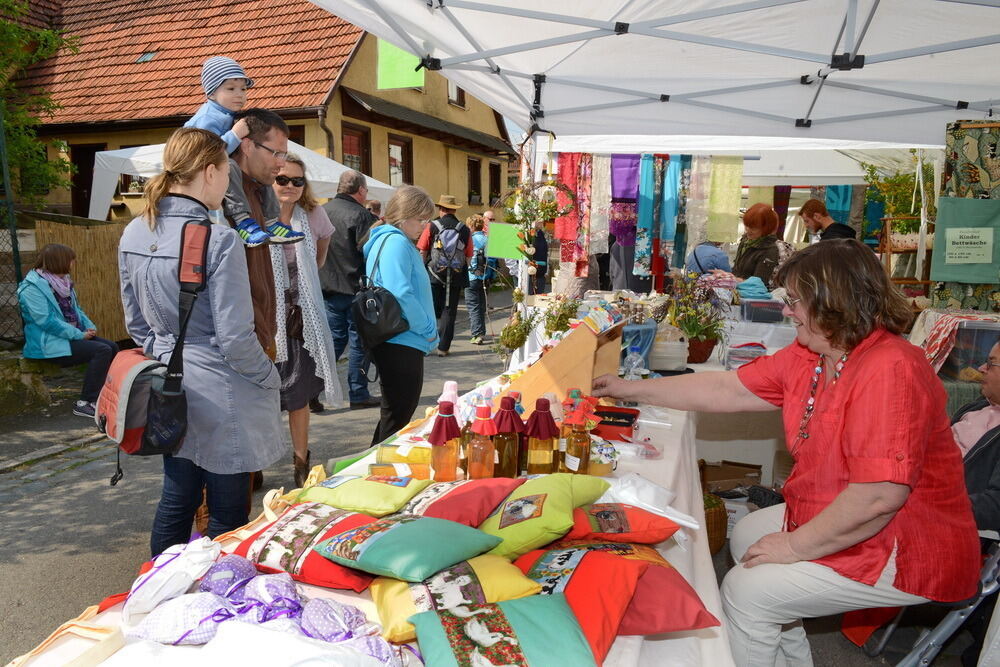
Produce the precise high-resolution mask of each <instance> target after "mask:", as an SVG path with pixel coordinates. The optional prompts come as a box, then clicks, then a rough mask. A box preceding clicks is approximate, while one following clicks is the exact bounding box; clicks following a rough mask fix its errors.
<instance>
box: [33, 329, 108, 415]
mask: <svg viewBox="0 0 1000 667" xmlns="http://www.w3.org/2000/svg"><path fill="white" fill-rule="evenodd" d="M69 350H70V354H69V356H66V357H53V358H52V359H48V360H47V361H51V362H52V363H54V364H58V365H60V366H63V367H65V366H79V365H80V364H87V372H86V374H85V375H84V376H83V389H82V390H81V391H80V400H81V401H87V402H88V403H93V402H94V401H96V400H97V396H98V394H100V393H101V387H103V386H104V378H106V377H107V375H108V369H109V368H110V367H111V361H112V360H113V359H114V358H115V355H116V354H118V346H117V345H115V344H114V343H112V342H111V341H110V340H105V339H103V338H98V337H97V336H94V337H93V338H90V339H87V338H83V339H80V340H71V341H70V342H69Z"/></svg>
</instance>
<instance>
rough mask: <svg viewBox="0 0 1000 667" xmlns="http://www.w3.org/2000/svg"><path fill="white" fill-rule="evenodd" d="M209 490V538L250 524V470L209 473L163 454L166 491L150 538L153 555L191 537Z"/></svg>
mask: <svg viewBox="0 0 1000 667" xmlns="http://www.w3.org/2000/svg"><path fill="white" fill-rule="evenodd" d="M202 489H205V499H206V501H207V502H208V530H207V531H206V532H207V537H211V538H215V537H216V536H218V535H221V534H222V533H225V532H227V531H230V530H235V529H237V528H239V527H240V526H243V525H245V524H246V523H247V521H248V520H249V517H250V473H248V472H238V473H233V474H229V475H223V474H219V473H214V472H209V471H207V470H205V469H203V468H199V467H198V466H197V465H195V463H194V461H191V460H190V459H182V458H179V457H177V456H164V457H163V493H162V494H161V495H160V504H159V505H157V506H156V516H155V518H154V519H153V530H152V534H151V535H150V537H149V548H150V551H151V553H152V555H153V556H154V557H155V556H156V555H157V554H160V553H163V551H165V550H166V549H167V548H168V547H171V546H173V545H175V544H186V543H187V542H188V541H190V539H191V524H192V523H193V522H194V514H195V512H197V511H198V507H199V506H200V505H201V497H202V494H201V491H202Z"/></svg>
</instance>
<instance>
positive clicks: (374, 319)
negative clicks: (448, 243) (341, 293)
mask: <svg viewBox="0 0 1000 667" xmlns="http://www.w3.org/2000/svg"><path fill="white" fill-rule="evenodd" d="M387 240H388V239H383V240H382V245H381V246H379V249H378V254H376V255H375V263H374V264H372V270H371V273H372V276H374V274H375V272H376V271H377V270H378V261H379V258H380V257H381V256H382V250H383V249H384V248H385V242H386V241H387ZM351 312H352V314H353V315H354V326H355V327H356V328H357V330H358V337H359V338H360V339H361V343H362V344H363V345H364V346H365V349H366V350H368V356H370V355H371V351H372V350H373V349H374V348H375V347H376V346H378V345H381V344H382V343H384V342H386V341H387V340H389V339H390V338H392V337H393V336H395V335H397V334H401V333H403V332H404V331H406V330H407V329H409V328H410V323H409V322H407V321H406V318H405V317H403V310H402V308H400V307H399V301H397V300H396V297H394V296H393V295H392V292H390V291H389V290H387V289H385V288H384V287H380V286H379V285H376V284H375V281H374V280H372V277H370V276H367V275H362V276H361V289H360V290H358V293H357V294H356V295H354V301H353V302H352V303H351ZM369 382H374V380H369Z"/></svg>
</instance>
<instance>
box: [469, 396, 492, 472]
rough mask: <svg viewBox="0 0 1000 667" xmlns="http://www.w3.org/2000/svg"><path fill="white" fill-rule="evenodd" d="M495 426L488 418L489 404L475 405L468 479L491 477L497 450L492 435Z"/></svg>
mask: <svg viewBox="0 0 1000 667" xmlns="http://www.w3.org/2000/svg"><path fill="white" fill-rule="evenodd" d="M496 433H497V426H496V424H494V423H493V420H492V419H491V418H490V406H488V405H480V406H477V407H476V418H475V420H474V421H473V423H472V439H471V440H470V441H469V447H468V457H469V472H468V478H469V479H488V478H490V477H493V464H494V460H495V459H496V455H497V450H496V448H495V447H494V446H493V440H492V436H494V435H496Z"/></svg>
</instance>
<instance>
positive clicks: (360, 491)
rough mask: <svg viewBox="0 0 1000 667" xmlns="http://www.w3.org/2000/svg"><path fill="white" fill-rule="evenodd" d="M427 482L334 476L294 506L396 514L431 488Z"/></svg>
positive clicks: (376, 477)
mask: <svg viewBox="0 0 1000 667" xmlns="http://www.w3.org/2000/svg"><path fill="white" fill-rule="evenodd" d="M432 483H433V482H432V480H429V479H413V478H411V477H384V476H381V475H368V476H366V477H361V476H360V475H337V476H335V477H330V478H328V479H326V480H325V481H323V482H320V483H319V484H317V485H316V486H311V487H309V488H308V489H305V490H304V491H303V492H302V493H300V494H299V497H298V500H297V501H296V502H300V503H305V502H315V503H323V504H325V505H330V506H331V507H338V508H340V509H344V510H350V511H352V512H361V513H362V514H368V515H369V516H385V515H386V514H393V513H394V512H398V511H399V510H400V508H402V507H403V505H405V504H406V503H408V502H410V500H411V499H412V498H413V496H415V495H417V494H418V493H420V492H421V491H423V490H424V489H426V488H427V487H428V486H430V485H431V484H432Z"/></svg>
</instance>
